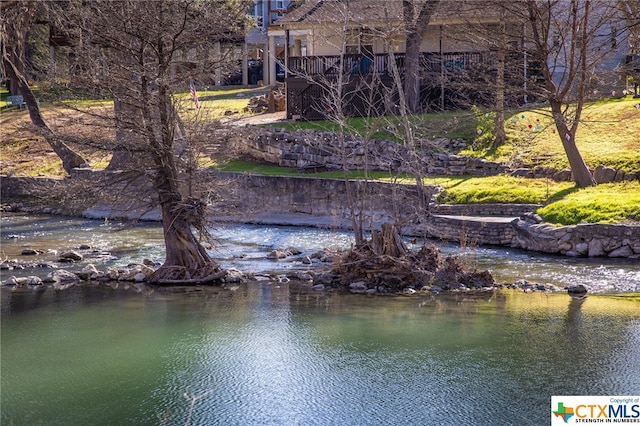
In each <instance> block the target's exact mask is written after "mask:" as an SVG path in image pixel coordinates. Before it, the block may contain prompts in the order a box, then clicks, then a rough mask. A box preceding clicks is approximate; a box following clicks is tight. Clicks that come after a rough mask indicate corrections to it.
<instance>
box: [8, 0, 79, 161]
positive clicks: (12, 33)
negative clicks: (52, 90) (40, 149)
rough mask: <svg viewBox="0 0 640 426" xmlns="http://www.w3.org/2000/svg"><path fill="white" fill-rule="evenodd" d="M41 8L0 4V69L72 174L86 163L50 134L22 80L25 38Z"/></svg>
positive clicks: (19, 1)
mask: <svg viewBox="0 0 640 426" xmlns="http://www.w3.org/2000/svg"><path fill="white" fill-rule="evenodd" d="M42 6H43V5H42V4H41V3H38V2H33V1H28V0H15V1H11V2H7V3H6V4H3V6H2V9H3V11H2V21H1V24H2V31H0V34H1V39H0V42H1V43H0V44H1V45H2V66H3V69H4V72H5V73H6V75H7V76H8V77H9V82H10V86H11V93H12V94H14V95H15V94H20V95H22V97H23V99H24V101H25V103H26V104H27V108H28V109H29V117H30V118H31V122H32V123H33V124H34V125H35V126H36V128H37V130H38V132H39V133H40V134H41V135H42V136H43V137H44V138H45V140H46V141H47V142H48V143H49V145H50V146H51V148H52V149H53V151H54V152H55V153H56V154H57V155H58V157H60V159H61V160H62V167H63V168H64V170H65V171H66V172H67V173H71V171H72V170H73V169H75V168H77V167H83V166H86V162H85V160H84V159H83V158H82V156H81V155H80V154H78V153H76V152H75V151H74V150H72V149H71V148H70V147H69V146H68V145H67V144H66V143H65V142H64V141H63V140H62V138H61V137H60V136H59V135H57V134H56V133H55V132H54V131H53V130H51V128H50V127H49V125H48V124H47V121H46V120H45V118H44V117H43V116H42V113H41V111H40V105H39V103H38V101H37V99H36V96H35V95H34V93H33V90H32V89H31V86H30V85H29V82H28V79H27V77H26V76H25V65H24V64H25V43H26V37H27V33H28V32H29V30H30V28H31V27H32V26H33V25H34V23H35V22H36V19H37V17H38V15H39V14H41V13H43V8H42Z"/></svg>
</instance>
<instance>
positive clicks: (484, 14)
mask: <svg viewBox="0 0 640 426" xmlns="http://www.w3.org/2000/svg"><path fill="white" fill-rule="evenodd" d="M347 13H348V14H349V20H350V21H351V22H353V23H360V24H364V25H373V24H375V23H380V22H388V21H395V22H402V1H399V0H397V1H385V0H351V1H349V2H348V3H347V2H344V1H340V0H308V1H306V2H305V3H303V4H301V5H300V6H299V7H297V8H296V9H294V10H292V11H291V12H289V13H287V15H285V16H284V17H282V18H280V19H278V20H277V21H276V22H275V23H274V25H276V26H278V25H279V26H282V27H290V28H293V27H295V28H301V27H307V28H308V27H310V26H315V25H318V24H332V23H334V24H339V23H343V22H344V20H345V14H347ZM497 19H500V12H499V10H498V9H496V8H491V7H490V6H488V2H487V1H480V0H441V1H440V3H439V4H438V6H437V7H436V10H435V11H434V14H433V16H432V18H431V21H430V24H434V25H439V24H443V23H449V22H453V21H457V22H460V23H463V22H468V21H469V20H476V21H480V20H483V21H486V20H497Z"/></svg>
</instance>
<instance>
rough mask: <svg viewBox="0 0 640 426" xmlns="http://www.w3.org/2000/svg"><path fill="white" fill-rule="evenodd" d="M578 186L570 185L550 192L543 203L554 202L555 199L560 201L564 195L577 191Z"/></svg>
mask: <svg viewBox="0 0 640 426" xmlns="http://www.w3.org/2000/svg"><path fill="white" fill-rule="evenodd" d="M579 189H580V188H578V187H577V186H576V185H574V186H572V187H570V188H565V189H561V190H559V191H557V192H554V193H552V194H550V196H549V198H548V199H547V201H546V202H545V203H544V204H545V205H548V204H551V203H555V202H556V201H560V200H562V199H563V198H564V197H566V196H567V195H569V194H573V193H574V192H577V191H578V190H579Z"/></svg>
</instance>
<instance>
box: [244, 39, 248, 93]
mask: <svg viewBox="0 0 640 426" xmlns="http://www.w3.org/2000/svg"><path fill="white" fill-rule="evenodd" d="M248 54H249V52H248V51H247V41H246V40H245V41H244V42H243V43H242V85H243V86H247V85H248V84H249V69H248V65H249V64H248V62H249V61H248V60H247V57H248Z"/></svg>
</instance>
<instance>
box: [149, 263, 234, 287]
mask: <svg viewBox="0 0 640 426" xmlns="http://www.w3.org/2000/svg"><path fill="white" fill-rule="evenodd" d="M226 275H227V271H226V270H225V269H222V268H220V266H218V264H217V263H215V262H211V263H210V264H208V265H207V266H206V267H204V268H199V269H197V270H196V271H193V270H191V271H190V270H188V269H187V268H185V267H184V266H178V265H169V266H164V265H163V266H161V267H160V268H158V270H156V271H155V272H154V273H153V274H152V275H151V276H150V277H149V279H148V282H149V283H150V284H159V285H198V284H200V285H204V284H208V285H215V284H220V283H222V280H223V279H224V278H225V277H226Z"/></svg>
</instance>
